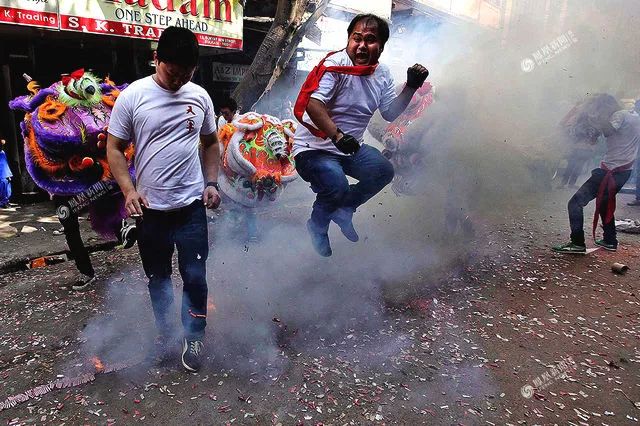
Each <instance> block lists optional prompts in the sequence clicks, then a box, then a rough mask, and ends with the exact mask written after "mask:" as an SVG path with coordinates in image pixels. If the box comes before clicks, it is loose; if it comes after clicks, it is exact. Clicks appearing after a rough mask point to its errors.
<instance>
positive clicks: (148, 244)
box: [137, 200, 209, 339]
mask: <svg viewBox="0 0 640 426" xmlns="http://www.w3.org/2000/svg"><path fill="white" fill-rule="evenodd" d="M137 227H138V247H139V249H140V258H141V259H142V267H143V268H144V272H145V274H146V275H147V277H148V278H149V295H150V296H151V305H152V306H153V313H154V316H155V319H156V326H157V327H158V331H159V332H160V333H161V334H168V333H170V325H169V324H170V322H169V320H168V318H167V316H168V314H169V312H172V311H173V285H172V284H171V258H172V257H173V250H174V247H176V248H177V249H178V269H179V270H180V276H181V277H182V281H183V283H184V285H183V290H182V311H181V318H182V325H183V327H184V330H185V336H186V337H187V338H189V339H202V337H203V336H204V329H205V327H206V325H207V320H206V315H207V295H208V289H207V278H206V261H207V257H208V255H209V237H208V234H207V215H206V211H205V207H204V205H203V204H202V200H196V201H194V202H193V203H192V204H190V205H188V206H186V207H183V208H180V209H176V210H171V211H160V210H151V209H145V210H144V216H143V217H142V218H141V219H139V220H138V224H137Z"/></svg>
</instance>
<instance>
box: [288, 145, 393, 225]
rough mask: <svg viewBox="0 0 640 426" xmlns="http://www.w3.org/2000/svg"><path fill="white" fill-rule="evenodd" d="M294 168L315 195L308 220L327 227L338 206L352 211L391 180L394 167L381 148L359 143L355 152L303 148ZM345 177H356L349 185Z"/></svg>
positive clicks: (297, 156)
mask: <svg viewBox="0 0 640 426" xmlns="http://www.w3.org/2000/svg"><path fill="white" fill-rule="evenodd" d="M295 161H296V170H297V171H298V174H299V175H300V177H301V178H302V179H304V180H305V181H307V182H309V183H310V184H311V189H312V190H313V192H315V193H316V194H317V196H316V201H315V202H314V203H313V212H312V213H311V220H312V221H313V222H314V224H315V226H316V227H317V228H318V229H320V230H326V229H327V228H328V227H329V223H330V222H331V216H332V214H333V213H334V212H335V211H336V210H338V209H342V208H345V209H348V210H350V211H352V212H353V211H355V210H356V209H357V208H358V207H359V206H360V205H362V204H364V203H365V202H366V201H367V200H369V199H370V198H371V197H373V196H374V195H376V194H377V193H378V192H380V191H381V190H382V188H384V187H385V186H386V185H387V184H389V182H391V179H393V166H392V165H391V163H390V162H389V160H387V159H386V158H384V157H383V156H382V154H381V153H380V151H378V150H377V149H375V148H373V147H371V146H369V145H362V146H361V147H360V149H359V150H358V152H357V153H356V154H354V155H337V154H332V153H330V152H327V151H321V150H312V151H304V152H301V153H300V154H298V155H296V157H295ZM347 176H351V177H353V178H355V179H357V180H358V183H356V184H352V185H350V184H349V182H348V180H347Z"/></svg>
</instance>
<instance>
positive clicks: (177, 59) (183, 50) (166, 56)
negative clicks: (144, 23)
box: [156, 27, 199, 67]
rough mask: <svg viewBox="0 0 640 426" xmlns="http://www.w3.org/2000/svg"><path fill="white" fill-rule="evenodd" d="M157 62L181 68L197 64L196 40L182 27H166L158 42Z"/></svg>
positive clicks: (194, 36) (193, 35) (192, 34)
mask: <svg viewBox="0 0 640 426" xmlns="http://www.w3.org/2000/svg"><path fill="white" fill-rule="evenodd" d="M156 52H157V55H158V60H159V61H161V62H168V63H171V64H176V65H180V66H183V67H195V66H196V65H197V64H198V57H199V50H198V39H196V35H195V34H194V33H192V32H191V31H190V30H188V29H186V28H182V27H167V28H166V29H165V30H164V31H163V32H162V35H161V36H160V40H158V48H157V49H156Z"/></svg>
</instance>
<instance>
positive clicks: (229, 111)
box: [218, 98, 240, 129]
mask: <svg viewBox="0 0 640 426" xmlns="http://www.w3.org/2000/svg"><path fill="white" fill-rule="evenodd" d="M218 111H219V112H220V117H218V129H220V128H221V127H222V126H224V125H225V124H227V123H231V122H232V121H233V120H235V119H236V118H238V116H239V115H240V114H238V103H237V102H236V101H235V99H233V98H225V99H223V100H222V102H221V103H220V104H219V105H218Z"/></svg>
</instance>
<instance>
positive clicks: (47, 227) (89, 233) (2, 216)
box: [0, 201, 114, 274]
mask: <svg viewBox="0 0 640 426" xmlns="http://www.w3.org/2000/svg"><path fill="white" fill-rule="evenodd" d="M83 218H86V215H85V216H84V217H81V220H80V232H81V235H82V239H83V241H84V243H85V245H86V246H87V248H88V250H89V251H90V252H93V251H97V250H105V249H107V248H110V247H111V246H112V245H113V244H114V243H113V242H110V241H107V240H104V239H102V238H101V237H99V236H98V235H97V234H96V233H95V232H94V231H93V230H92V229H91V227H90V226H89V221H88V220H83ZM61 227H62V225H60V222H59V221H58V218H57V216H56V214H55V207H54V205H53V202H51V201H47V202H41V203H35V204H11V206H10V207H9V208H5V209H0V274H3V273H7V272H10V271H15V270H20V269H24V268H26V265H27V264H28V263H29V261H30V260H32V259H35V258H38V257H41V256H47V255H55V254H62V253H65V252H67V251H68V247H67V243H66V241H65V238H64V234H60V235H54V234H53V231H55V230H56V229H60V228H61Z"/></svg>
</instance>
